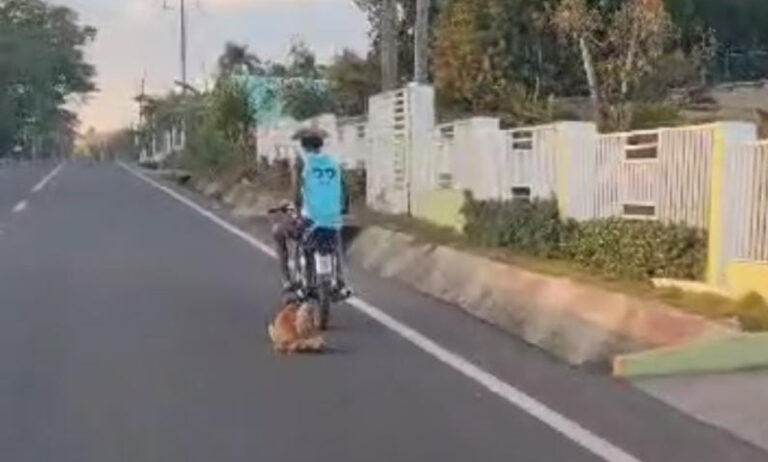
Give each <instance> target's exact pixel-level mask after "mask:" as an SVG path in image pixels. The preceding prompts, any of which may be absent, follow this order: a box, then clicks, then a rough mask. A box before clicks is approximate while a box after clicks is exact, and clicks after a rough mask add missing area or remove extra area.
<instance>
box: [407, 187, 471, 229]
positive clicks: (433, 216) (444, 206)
mask: <svg viewBox="0 0 768 462" xmlns="http://www.w3.org/2000/svg"><path fill="white" fill-rule="evenodd" d="M463 206H464V193H463V192H461V191H457V190H454V189H443V190H436V191H427V192H423V193H417V194H415V195H414V200H413V215H414V216H415V217H417V218H421V219H422V220H426V221H429V222H431V223H433V224H435V225H438V226H444V227H446V228H451V229H454V230H456V231H462V230H463V229H464V222H465V220H464V216H463V215H462V214H461V208H462V207H463Z"/></svg>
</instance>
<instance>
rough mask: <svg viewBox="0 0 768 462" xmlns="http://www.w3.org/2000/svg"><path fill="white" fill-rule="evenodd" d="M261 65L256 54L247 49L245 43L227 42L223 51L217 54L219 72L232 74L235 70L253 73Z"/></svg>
mask: <svg viewBox="0 0 768 462" xmlns="http://www.w3.org/2000/svg"><path fill="white" fill-rule="evenodd" d="M260 67H261V60H260V59H259V57H258V56H256V55H255V54H253V53H251V52H250V51H248V46H247V45H240V44H237V43H234V42H227V43H226V45H224V52H223V53H222V54H221V56H219V72H220V73H222V74H232V73H236V72H246V73H254V72H256V71H257V70H258V69H259V68H260Z"/></svg>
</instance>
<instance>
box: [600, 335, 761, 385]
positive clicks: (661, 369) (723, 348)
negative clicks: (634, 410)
mask: <svg viewBox="0 0 768 462" xmlns="http://www.w3.org/2000/svg"><path fill="white" fill-rule="evenodd" d="M759 367H768V334H740V335H735V336H733V337H728V338H724V339H717V340H708V341H700V342H692V343H689V344H686V345H679V346H672V347H666V348H660V349H656V350H651V351H645V352H640V353H635V354H628V355H621V356H617V357H616V358H614V360H613V375H614V377H623V378H639V377H648V376H664V375H679V374H695V373H711V372H732V371H737V370H743V369H753V368H759Z"/></svg>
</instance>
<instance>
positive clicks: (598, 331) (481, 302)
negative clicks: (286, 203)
mask: <svg viewBox="0 0 768 462" xmlns="http://www.w3.org/2000/svg"><path fill="white" fill-rule="evenodd" d="M191 184H192V186H193V187H194V188H195V189H197V190H198V191H200V192H202V193H203V194H205V195H207V196H209V197H213V198H217V197H218V198H221V200H222V201H223V202H224V203H226V204H227V205H228V206H229V207H231V208H232V209H233V211H234V214H235V215H236V216H238V217H240V218H243V217H244V218H250V217H257V216H263V215H265V214H266V209H267V208H268V207H270V206H274V204H275V203H276V199H275V198H274V197H270V196H269V195H264V194H263V192H258V191H257V190H255V189H254V188H253V187H251V186H248V185H242V184H240V185H236V186H234V187H233V188H231V189H230V190H229V191H223V190H222V188H221V186H220V185H218V184H217V183H215V182H208V181H204V180H198V179H194V180H193V181H192V182H191ZM347 254H348V258H349V259H350V261H352V262H354V263H357V264H359V265H360V266H362V267H363V268H365V269H366V270H368V271H370V272H372V273H374V274H377V275H379V276H382V277H387V278H392V279H396V280H398V281H401V282H403V283H405V284H407V285H408V286H410V287H412V288H414V289H416V290H419V291H420V292H423V293H426V294H429V295H431V296H434V297H436V298H439V299H441V300H445V301H447V302H449V303H453V304H455V305H458V306H460V307H461V308H463V309H464V310H465V311H467V312H468V313H470V314H472V315H473V316H476V317H478V318H480V319H482V320H484V321H486V322H489V323H491V324H494V325H497V326H499V327H501V328H502V329H504V330H506V331H508V332H510V333H513V334H515V335H519V336H520V337H522V338H524V339H525V340H526V341H527V342H529V343H532V344H534V345H537V346H539V347H541V348H543V349H545V350H547V351H550V352H552V353H553V354H555V355H556V356H558V357H560V358H561V359H563V360H565V361H567V362H568V363H570V364H574V365H581V364H585V363H592V362H603V363H608V364H610V363H611V361H612V360H613V358H614V357H615V356H616V355H623V354H628V353H634V352H638V351H642V350H647V349H649V348H658V347H663V346H669V345H680V344H685V343H688V342H694V341H701V340H707V339H724V338H728V337H731V336H734V335H737V334H738V331H736V330H735V329H732V328H730V327H727V326H724V325H721V324H717V323H714V322H711V321H709V320H706V319H704V318H701V317H698V316H694V315H691V314H687V313H683V312H680V311H677V310H674V309H672V308H669V307H667V306H665V305H663V304H660V303H657V302H653V301H647V300H640V299H636V298H632V297H630V296H628V295H624V294H619V293H614V292H609V291H606V290H603V289H600V288H597V287H593V286H588V285H585V284H580V283H576V282H574V281H571V280H569V279H565V278H558V277H551V276H545V275H541V274H537V273H533V272H529V271H526V270H522V269H520V268H517V267H514V266H510V265H507V264H503V263H499V262H496V261H493V260H490V259H487V258H484V257H480V256H477V255H473V254H470V253H466V252H462V251H459V250H457V249H454V248H451V247H447V246H438V245H434V244H425V243H422V242H418V241H417V240H416V239H415V238H414V237H413V236H409V235H406V234H403V233H398V232H394V231H390V230H387V229H383V228H379V227H369V228H365V229H363V230H361V232H360V233H358V234H357V235H356V236H355V237H354V238H353V239H352V241H351V242H350V243H349V246H348V249H347Z"/></svg>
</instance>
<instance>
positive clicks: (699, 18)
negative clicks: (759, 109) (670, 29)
mask: <svg viewBox="0 0 768 462" xmlns="http://www.w3.org/2000/svg"><path fill="white" fill-rule="evenodd" d="M665 4H666V7H667V10H668V11H669V13H670V15H671V16H672V19H673V20H674V21H675V23H676V24H677V25H678V27H679V28H680V30H681V33H682V39H683V44H684V46H685V45H688V44H692V45H695V44H696V43H698V42H699V41H700V36H701V35H702V33H703V32H706V31H709V30H711V31H712V35H713V37H714V39H715V40H716V42H717V47H716V51H717V62H716V63H715V62H713V64H716V65H715V66H713V67H712V68H711V69H709V73H710V75H711V77H712V78H714V79H716V80H721V79H722V80H731V79H735V80H751V79H762V78H765V76H766V75H768V28H766V27H765V25H766V24H768V2H765V1H764V0H728V1H722V0H665Z"/></svg>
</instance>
